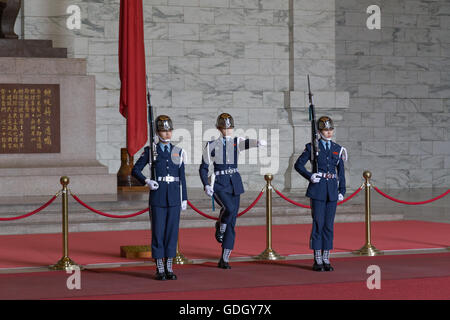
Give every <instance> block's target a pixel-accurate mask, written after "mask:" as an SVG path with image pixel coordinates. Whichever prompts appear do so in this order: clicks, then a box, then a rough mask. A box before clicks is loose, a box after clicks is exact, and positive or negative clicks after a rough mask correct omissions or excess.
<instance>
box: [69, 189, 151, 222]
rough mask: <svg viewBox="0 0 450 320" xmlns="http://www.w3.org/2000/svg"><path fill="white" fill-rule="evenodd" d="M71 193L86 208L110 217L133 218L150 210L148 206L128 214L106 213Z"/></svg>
mask: <svg viewBox="0 0 450 320" xmlns="http://www.w3.org/2000/svg"><path fill="white" fill-rule="evenodd" d="M71 195H72V197H73V198H74V199H75V200H76V201H77V202H78V203H79V204H81V205H82V206H83V207H85V208H87V209H89V210H91V211H92V212H95V213H97V214H99V215H101V216H105V217H108V218H118V219H124V218H131V217H136V216H138V215H140V214H143V213H145V212H148V210H149V209H148V208H146V209H143V210H141V211H139V212H136V213H131V214H126V215H113V214H109V213H105V212H101V211H98V210H96V209H94V208H92V207H90V206H88V205H87V204H86V203H84V202H83V201H81V200H80V198H78V197H77V196H76V195H74V194H72V193H71Z"/></svg>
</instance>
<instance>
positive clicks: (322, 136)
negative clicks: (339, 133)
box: [319, 131, 331, 141]
mask: <svg viewBox="0 0 450 320" xmlns="http://www.w3.org/2000/svg"><path fill="white" fill-rule="evenodd" d="M319 134H320V137H321V138H322V139H323V140H325V141H331V138H326V137H325V136H324V135H323V134H322V132H320V131H319Z"/></svg>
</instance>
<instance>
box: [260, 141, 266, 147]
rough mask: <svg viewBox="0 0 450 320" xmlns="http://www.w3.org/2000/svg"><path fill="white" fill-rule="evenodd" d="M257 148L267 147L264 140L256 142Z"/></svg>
mask: <svg viewBox="0 0 450 320" xmlns="http://www.w3.org/2000/svg"><path fill="white" fill-rule="evenodd" d="M259 146H262V147H265V146H267V141H266V140H258V147H259Z"/></svg>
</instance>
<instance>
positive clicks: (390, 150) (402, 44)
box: [336, 0, 450, 188]
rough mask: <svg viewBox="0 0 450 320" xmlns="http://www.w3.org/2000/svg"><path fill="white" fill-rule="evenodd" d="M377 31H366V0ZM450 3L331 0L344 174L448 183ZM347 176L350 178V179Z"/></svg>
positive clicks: (398, 183)
mask: <svg viewBox="0 0 450 320" xmlns="http://www.w3.org/2000/svg"><path fill="white" fill-rule="evenodd" d="M372 4H377V5H379V6H380V8H381V29H380V30H368V29H367V28H366V27H365V25H366V23H365V21H366V19H367V17H368V16H369V15H368V14H366V13H365V10H366V8H367V7H368V6H369V5H372ZM449 48H450V3H449V2H448V1H446V0H436V1H425V0H396V1H391V0H381V1H380V0H378V1H372V0H336V50H337V51H336V66H337V71H336V72H337V87H338V89H339V90H345V91H348V92H349V93H350V107H349V109H348V110H347V111H346V112H345V113H344V117H343V118H344V119H343V123H342V128H339V129H338V130H339V132H342V133H343V136H342V138H343V143H344V144H345V145H347V146H348V147H349V150H350V155H351V156H350V161H349V166H350V167H351V169H352V170H351V172H350V175H351V176H353V175H354V174H359V172H360V171H361V170H363V169H365V168H368V169H371V170H372V172H373V177H374V181H376V183H377V185H379V186H380V185H381V186H385V187H389V188H408V187H409V188H421V187H441V188H444V187H448V186H449V185H450V141H449V140H450V130H449V126H448V123H449V119H450V76H449V75H450V73H449V66H450V50H449ZM356 178H357V177H355V179H354V180H356Z"/></svg>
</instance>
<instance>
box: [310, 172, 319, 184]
mask: <svg viewBox="0 0 450 320" xmlns="http://www.w3.org/2000/svg"><path fill="white" fill-rule="evenodd" d="M309 180H310V181H311V182H312V183H318V182H320V176H319V174H318V173H313V174H312V176H311V178H310V179H309Z"/></svg>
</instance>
